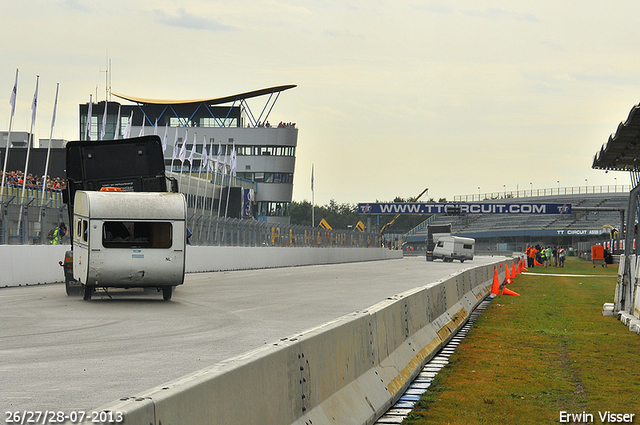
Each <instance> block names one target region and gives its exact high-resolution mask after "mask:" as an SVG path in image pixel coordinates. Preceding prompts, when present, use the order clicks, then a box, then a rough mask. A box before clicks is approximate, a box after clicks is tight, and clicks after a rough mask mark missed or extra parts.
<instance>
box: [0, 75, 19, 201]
mask: <svg viewBox="0 0 640 425" xmlns="http://www.w3.org/2000/svg"><path fill="white" fill-rule="evenodd" d="M17 95H18V70H17V69H16V82H15V84H14V85H13V91H12V92H11V97H10V98H9V103H10V104H11V118H9V134H8V135H7V146H6V148H5V150H4V166H3V167H2V179H1V180H2V183H0V202H1V201H2V199H3V198H2V197H3V195H4V180H5V176H6V173H7V159H8V158H9V148H10V147H11V126H12V124H13V115H14V113H15V111H16V97H17Z"/></svg>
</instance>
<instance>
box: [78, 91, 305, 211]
mask: <svg viewBox="0 0 640 425" xmlns="http://www.w3.org/2000/svg"><path fill="white" fill-rule="evenodd" d="M294 87H295V86H294V85H286V86H277V87H271V88H266V89H261V90H255V91H252V92H247V93H241V94H237V95H232V96H226V97H220V98H205V99H192V100H155V99H143V98H138V97H133V96H126V95H120V94H115V93H112V94H113V95H114V96H117V97H119V98H121V99H123V100H126V101H128V102H131V103H129V104H120V103H119V102H107V101H102V102H99V103H93V104H91V105H90V104H89V103H86V104H81V105H79V112H80V114H79V116H80V120H79V133H80V140H98V139H100V138H101V136H102V138H104V139H113V138H114V137H118V138H122V137H123V134H125V131H129V132H130V137H137V136H138V135H142V134H145V135H149V134H154V133H155V134H157V135H158V136H159V137H160V138H164V136H165V133H166V135H167V136H166V139H167V144H166V150H165V165H166V166H167V169H169V170H170V172H173V173H176V174H177V173H182V174H183V175H184V174H185V173H188V174H187V176H185V177H186V178H191V179H192V178H194V177H196V176H198V177H201V176H203V175H204V176H207V178H208V179H209V184H210V185H214V186H215V189H214V190H213V191H212V192H213V193H215V195H214V197H215V199H208V200H205V202H206V203H207V205H210V204H211V203H213V205H214V206H216V208H217V205H218V201H219V200H220V199H221V197H223V198H224V197H226V196H227V195H226V191H227V190H230V191H231V193H236V191H235V189H238V190H245V191H246V190H250V191H252V193H253V199H252V204H253V205H252V206H253V208H252V213H251V216H253V217H255V218H257V219H259V220H263V221H267V222H272V223H281V224H288V223H289V206H290V204H291V200H292V196H293V173H294V169H295V159H296V157H295V154H296V146H297V140H298V129H297V128H296V126H295V124H294V123H289V122H287V123H271V124H270V123H269V115H270V112H271V110H272V108H273V106H274V104H275V102H276V101H277V99H278V97H279V95H280V94H281V93H282V92H283V91H285V90H288V89H291V88H294ZM265 97H266V98H267V100H266V102H265V104H264V107H263V108H262V109H261V110H260V113H259V114H258V115H255V114H254V113H253V112H252V111H251V109H250V108H249V105H248V103H247V100H248V99H253V98H265ZM89 108H91V118H90V121H89V120H88V117H89ZM105 108H106V115H105ZM130 120H131V122H130ZM103 121H104V123H103ZM88 123H90V125H88ZM103 124H104V135H102V134H101V133H102V132H103ZM128 125H130V128H129V129H127V126H128ZM185 140H186V144H187V146H186V151H187V156H189V154H190V152H191V151H192V149H193V145H194V143H195V144H196V146H195V153H196V155H195V156H194V160H193V161H192V162H193V164H191V163H190V162H189V161H188V160H187V161H184V163H183V162H181V161H180V160H179V159H177V157H178V153H177V152H174V146H176V145H175V144H174V143H175V142H176V141H177V146H178V147H181V146H182V144H183V141H185ZM205 145H206V148H207V152H208V153H209V154H210V155H212V156H213V157H214V158H217V156H218V155H220V158H221V160H224V159H225V158H226V160H227V164H230V163H231V156H232V150H233V148H234V147H235V153H236V158H237V163H236V167H235V169H234V171H235V177H233V178H232V177H231V176H229V175H226V176H220V177H219V178H218V181H217V182H215V173H214V174H207V172H206V166H205V164H202V153H203V147H204V146H205ZM229 171H230V170H229V168H227V174H228V173H229ZM203 173H204V174H203ZM223 174H224V173H223ZM187 182H189V183H187ZM195 187H196V184H195V183H193V184H191V181H189V180H185V183H183V184H182V185H181V188H180V190H181V191H182V192H185V193H187V194H188V202H189V203H190V205H198V200H197V199H196V198H197V197H198V194H197V193H196V192H195V190H196V189H195ZM228 187H231V189H228ZM198 188H199V186H198ZM203 193H205V192H204V191H203ZM240 196H242V195H240ZM223 208H224V207H223ZM228 216H230V217H234V218H238V217H237V213H236V212H234V213H232V214H231V213H230V214H229V215H228Z"/></svg>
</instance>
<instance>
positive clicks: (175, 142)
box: [171, 127, 178, 167]
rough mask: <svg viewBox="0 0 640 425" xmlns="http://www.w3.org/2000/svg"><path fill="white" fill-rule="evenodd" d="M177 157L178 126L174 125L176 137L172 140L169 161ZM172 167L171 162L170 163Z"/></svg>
mask: <svg viewBox="0 0 640 425" xmlns="http://www.w3.org/2000/svg"><path fill="white" fill-rule="evenodd" d="M177 157H178V128H177V127H176V139H175V140H174V141H173V157H172V158H171V161H172V162H173V161H174V160H175V159H176V158H177ZM171 166H172V167H173V164H172V165H171Z"/></svg>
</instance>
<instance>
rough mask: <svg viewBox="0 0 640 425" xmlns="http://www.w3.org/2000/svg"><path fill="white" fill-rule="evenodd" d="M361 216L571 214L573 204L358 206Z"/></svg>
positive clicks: (389, 204) (384, 204) (421, 203)
mask: <svg viewBox="0 0 640 425" xmlns="http://www.w3.org/2000/svg"><path fill="white" fill-rule="evenodd" d="M358 213H360V214H374V215H384V214H393V215H395V214H451V215H457V214H571V204H499V203H486V202H478V203H461V204H455V203H426V202H389V203H378V202H374V203H366V204H365V203H363V204H358Z"/></svg>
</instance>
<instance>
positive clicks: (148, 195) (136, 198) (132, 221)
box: [70, 189, 187, 300]
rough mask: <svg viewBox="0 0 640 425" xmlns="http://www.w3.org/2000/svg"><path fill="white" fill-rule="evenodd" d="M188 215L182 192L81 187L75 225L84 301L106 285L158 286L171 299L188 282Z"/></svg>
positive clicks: (76, 273) (76, 264)
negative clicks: (177, 287)
mask: <svg viewBox="0 0 640 425" xmlns="http://www.w3.org/2000/svg"><path fill="white" fill-rule="evenodd" d="M103 190H104V189H103ZM186 216H187V205H186V201H185V198H184V195H183V194H181V193H170V192H121V191H97V192H96V191H84V190H78V191H77V192H76V193H75V207H74V214H73V222H72V226H70V227H71V228H72V229H73V233H72V237H73V277H74V279H76V280H78V281H79V282H80V283H81V284H83V285H84V299H85V300H88V299H90V298H91V294H92V292H93V290H94V289H95V288H106V287H115V288H127V289H128V288H157V289H158V290H159V291H160V290H162V295H163V298H164V299H165V300H169V299H171V294H172V290H173V287H174V286H176V285H181V284H182V283H183V282H184V271H185V249H186Z"/></svg>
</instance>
